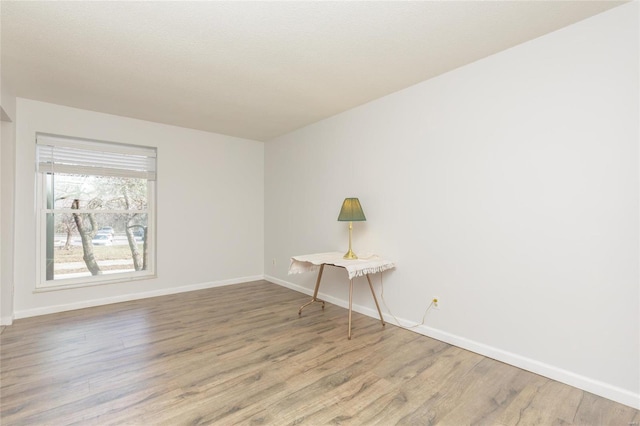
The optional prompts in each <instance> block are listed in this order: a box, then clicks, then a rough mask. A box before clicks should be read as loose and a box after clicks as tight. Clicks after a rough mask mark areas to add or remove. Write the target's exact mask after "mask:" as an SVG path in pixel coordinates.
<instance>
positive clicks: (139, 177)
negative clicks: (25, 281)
mask: <svg viewBox="0 0 640 426" xmlns="http://www.w3.org/2000/svg"><path fill="white" fill-rule="evenodd" d="M36 155H37V173H38V185H37V192H38V211H39V212H40V214H39V218H38V229H39V232H38V236H39V244H38V247H39V262H38V264H39V279H38V284H37V285H38V287H39V288H49V287H59V286H83V285H91V284H100V283H105V282H112V281H125V280H132V279H137V278H143V277H149V276H152V275H154V273H155V267H154V263H155V262H154V260H155V244H154V238H153V236H154V235H155V226H154V225H155V221H154V218H155V215H154V213H155V212H154V207H155V202H154V199H155V179H156V149H155V148H148V147H140V146H132V145H122V144H116V143H107V142H98V141H90V140H81V139H74V138H67V137H60V136H53V135H45V134H38V135H37V138H36Z"/></svg>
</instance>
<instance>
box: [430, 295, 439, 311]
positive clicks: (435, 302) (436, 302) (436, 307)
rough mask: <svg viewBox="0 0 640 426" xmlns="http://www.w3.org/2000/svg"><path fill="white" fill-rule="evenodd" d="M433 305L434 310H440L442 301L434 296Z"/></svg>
mask: <svg viewBox="0 0 640 426" xmlns="http://www.w3.org/2000/svg"><path fill="white" fill-rule="evenodd" d="M431 303H432V304H433V309H440V305H441V304H442V301H441V300H440V298H439V297H438V296H433V298H432V299H431Z"/></svg>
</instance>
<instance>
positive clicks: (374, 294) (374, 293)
mask: <svg viewBox="0 0 640 426" xmlns="http://www.w3.org/2000/svg"><path fill="white" fill-rule="evenodd" d="M367 281H369V288H370V289H371V294H372V295H373V301H374V302H376V308H378V315H380V321H382V325H385V323H384V318H382V312H381V311H380V305H378V299H377V298H376V292H375V291H373V285H371V278H369V274H367Z"/></svg>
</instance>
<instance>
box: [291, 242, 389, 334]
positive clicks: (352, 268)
mask: <svg viewBox="0 0 640 426" xmlns="http://www.w3.org/2000/svg"><path fill="white" fill-rule="evenodd" d="M343 256H344V253H339V252H330V253H317V254H307V255H302V256H293V257H292V258H291V264H290V265H289V274H300V273H303V272H310V271H315V270H318V278H317V279H316V287H315V289H314V290H313V297H312V298H311V300H310V301H309V302H307V303H305V304H304V305H302V306H300V309H299V310H298V315H302V310H303V309H304V308H305V307H307V306H308V305H310V304H312V303H314V302H318V303H322V309H324V303H325V302H324V300H320V299H318V289H319V288H320V280H321V279H322V272H323V271H324V267H325V265H330V266H336V267H338V268H344V269H345V270H346V271H347V275H348V276H349V331H348V333H347V338H348V339H349V340H351V311H352V309H351V307H352V301H353V279H354V278H356V277H362V276H365V277H367V281H368V282H369V288H370V289H371V294H372V295H373V300H374V302H376V308H377V309H378V314H379V315H380V321H381V322H382V325H383V326H384V325H385V322H384V318H382V312H381V311H380V305H379V304H378V299H377V298H376V293H375V292H374V291H373V285H372V284H371V279H370V278H369V274H375V273H378V272H383V271H386V270H387V269H392V268H395V266H396V265H395V263H394V262H390V261H388V260H385V259H382V258H380V257H379V256H376V255H369V256H362V257H360V258H358V259H344V257H343Z"/></svg>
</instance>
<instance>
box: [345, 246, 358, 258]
mask: <svg viewBox="0 0 640 426" xmlns="http://www.w3.org/2000/svg"><path fill="white" fill-rule="evenodd" d="M342 258H343V259H351V260H355V259H357V258H358V256H356V254H355V253H354V252H353V251H352V250H351V248H349V251H348V252H347V253H346V254H345V255H344V256H342Z"/></svg>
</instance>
